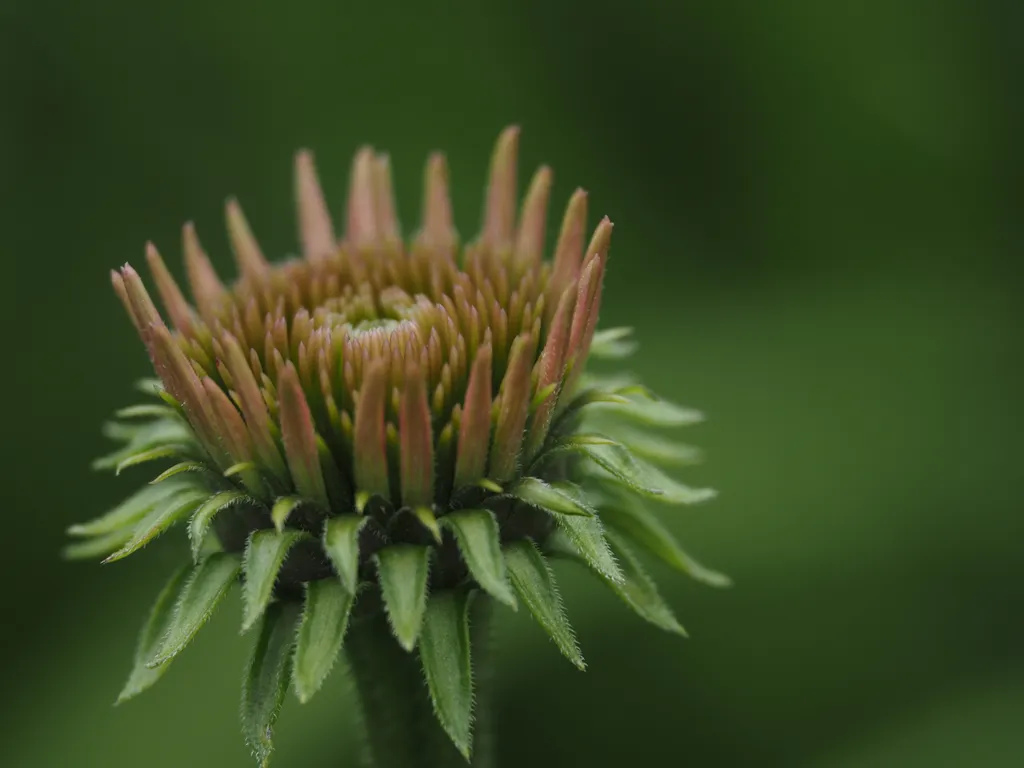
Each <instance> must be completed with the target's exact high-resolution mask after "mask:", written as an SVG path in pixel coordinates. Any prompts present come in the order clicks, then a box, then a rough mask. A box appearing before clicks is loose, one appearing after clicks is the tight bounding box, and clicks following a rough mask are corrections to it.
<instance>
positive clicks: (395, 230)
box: [373, 155, 402, 242]
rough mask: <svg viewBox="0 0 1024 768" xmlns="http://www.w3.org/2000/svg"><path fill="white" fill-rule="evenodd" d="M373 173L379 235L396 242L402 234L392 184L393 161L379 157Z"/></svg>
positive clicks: (388, 240) (382, 156)
mask: <svg viewBox="0 0 1024 768" xmlns="http://www.w3.org/2000/svg"><path fill="white" fill-rule="evenodd" d="M373 172H374V197H375V198H376V204H375V210H376V214H375V217H376V221H377V233H378V235H379V236H380V237H382V238H383V239H384V240H385V242H396V241H398V240H399V238H401V236H402V232H401V227H400V226H399V224H398V210H397V209H396V207H395V191H394V187H393V185H392V182H391V159H390V158H389V157H388V156H387V155H377V157H376V160H375V162H374V168H373Z"/></svg>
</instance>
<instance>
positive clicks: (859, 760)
mask: <svg viewBox="0 0 1024 768" xmlns="http://www.w3.org/2000/svg"><path fill="white" fill-rule="evenodd" d="M1021 9H1022V6H1021V5H1020V4H1016V5H1014V4H1010V3H999V2H952V1H950V2H947V1H945V0H888V1H886V0H878V1H877V2H867V1H865V2H852V1H851V2H842V1H838V2H832V3H819V2H811V1H810V0H807V1H805V2H801V1H800V0H775V1H774V2H770V3H769V2H753V1H750V2H743V1H741V0H731V1H722V0H719V1H718V2H712V1H711V0H706V1H705V2H684V1H683V0H675V2H667V0H634V1H633V2H630V3H623V2H616V3H612V2H589V3H576V2H571V0H515V1H514V2H512V1H510V0H500V1H499V0H487V2H476V3H473V2H463V3H456V2H446V1H444V0H438V1H436V2H430V3H408V4H406V5H395V4H392V3H371V2H362V3H358V2H344V3H337V2H328V1H327V0H319V1H318V0H294V1H293V2H290V3H287V4H285V3H254V2H242V1H241V0H230V2H216V3H214V2H207V0H182V1H180V2H175V3H170V2H150V3H140V2H133V1H130V0H91V1H90V2H76V1H75V0H64V2H59V1H57V0H6V2H4V3H3V4H2V7H0V225H2V232H3V240H2V242H3V250H2V254H3V255H2V259H3V261H2V263H3V272H2V276H0V285H2V289H3V301H2V303H0V311H2V312H3V319H4V321H5V322H4V327H6V328H7V331H6V333H5V334H4V344H3V348H4V349H5V350H6V352H5V359H6V363H5V365H4V375H3V377H2V383H0V387H2V388H3V403H4V407H5V418H4V432H5V436H4V440H3V443H4V446H5V447H4V449H3V452H4V456H3V463H2V467H3V469H2V472H3V476H4V482H3V493H2V499H3V506H4V510H3V512H4V515H5V518H4V520H5V526H6V527H5V534H6V536H5V542H6V543H5V545H4V547H3V552H4V556H3V560H2V565H0V567H2V568H3V574H2V579H3V584H4V597H5V601H6V609H5V611H4V615H5V619H4V622H3V623H4V631H3V633H2V636H3V644H4V646H5V648H4V651H3V654H2V659H3V662H2V663H3V665H4V667H3V670H2V676H0V679H2V681H3V693H4V695H3V704H2V707H3V710H2V718H0V765H2V766H5V768H6V767H7V766H12V767H14V768H23V767H24V768H41V767H46V768H49V767H50V766H72V765H73V766H83V767H87V766H110V767H116V766H143V765H144V766H151V767H152V768H163V767H170V766H182V765H195V766H218V768H230V767H233V766H238V767H239V768H242V767H244V766H249V765H250V761H249V758H248V755H247V753H246V750H245V748H244V746H243V744H242V741H241V738H240V736H239V732H238V726H237V695H238V686H239V682H240V678H241V667H242V664H243V659H244V655H245V652H244V649H245V648H246V647H247V643H248V638H240V637H238V636H237V631H236V626H237V622H236V620H235V618H236V616H237V613H238V611H239V605H238V603H237V598H236V599H235V601H233V602H231V603H230V604H229V605H227V607H226V608H222V612H221V614H220V615H218V616H217V617H216V618H215V620H214V621H213V622H212V625H211V628H210V629H208V630H207V631H206V632H204V633H203V635H202V636H201V638H200V640H199V641H198V643H197V644H196V645H195V646H194V647H193V648H191V649H190V650H189V651H188V652H187V653H186V654H184V655H183V657H182V658H181V659H180V660H178V662H176V663H175V665H174V668H173V670H172V673H171V674H169V675H168V676H167V677H166V678H165V680H164V682H162V683H161V685H160V686H158V687H157V688H155V689H154V690H153V691H152V692H150V693H149V694H147V695H146V696H145V697H143V698H141V699H140V700H138V701H136V702H133V703H131V704H130V705H127V706H125V707H123V708H120V709H114V708H113V707H112V706H111V702H112V701H113V699H114V697H115V696H116V694H117V692H118V690H119V687H120V684H121V683H122V681H123V677H124V675H125V674H126V673H127V671H128V667H129V664H130V657H131V653H132V649H133V646H134V642H135V635H136V630H137V628H138V626H139V623H140V622H141V619H142V616H143V614H144V612H145V611H146V609H147V608H148V606H149V604H150V601H151V599H152V596H153V595H154V593H155V591H156V590H157V589H158V587H159V585H160V584H161V583H162V580H163V579H164V578H165V576H166V574H167V573H168V572H169V570H170V569H171V567H172V564H173V563H175V562H177V561H178V559H179V557H180V556H181V555H182V552H183V550H184V542H183V540H182V539H181V537H180V536H170V537H167V539H166V540H163V541H160V542H159V543H158V544H157V545H154V546H152V547H151V548H150V550H149V551H148V552H147V553H146V556H144V557H140V558H138V559H137V560H136V559H135V558H133V559H131V560H129V561H127V562H125V563H120V564H117V565H114V566H109V567H100V566H98V565H96V564H92V563H89V564H67V563H64V562H62V561H61V560H60V559H59V557H58V553H59V550H60V547H61V544H62V532H63V529H64V528H65V527H66V526H67V524H69V523H70V522H72V521H75V520H80V519H82V518H86V517H91V516H93V515H94V514H96V513H99V512H101V511H103V510H105V509H106V508H107V507H108V506H110V505H111V504H112V503H113V502H114V501H115V500H116V499H118V498H119V497H120V496H122V495H123V494H125V493H126V491H127V490H128V489H129V488H132V487H134V486H135V484H136V483H137V482H139V481H140V479H141V476H135V475H133V476H132V477H130V478H122V479H120V480H115V479H114V478H112V477H108V476H104V475H98V474H93V473H92V472H90V470H89V462H90V460H91V459H92V458H93V457H94V456H96V455H97V454H98V453H100V452H101V451H103V450H104V448H105V447H106V446H105V444H104V442H103V440H102V438H101V437H100V434H99V427H100V424H101V423H102V422H103V420H104V418H105V417H106V416H107V415H108V414H110V413H111V412H112V411H113V410H114V409H115V408H117V407H119V406H121V405H124V404H126V403H127V402H129V401H131V398H132V396H133V395H132V392H131V390H130V383H131V382H132V381H133V380H134V379H135V378H137V377H139V376H141V375H144V374H146V373H147V371H148V363H147V361H146V357H145V355H144V353H143V350H142V348H141V345H140V344H139V343H138V342H137V340H136V338H135V336H134V333H133V332H132V330H131V328H130V326H129V324H128V322H127V321H126V319H125V318H124V316H123V314H122V310H121V308H120V306H119V305H118V304H117V302H116V300H115V299H114V297H113V295H112V293H111V291H110V288H109V283H108V278H107V271H108V269H109V268H111V267H113V266H116V265H118V264H120V263H122V262H124V261H125V260H132V261H134V262H136V263H138V262H140V261H141V260H142V245H143V243H144V242H145V240H147V239H153V240H154V241H155V242H156V243H157V244H158V246H159V247H160V248H161V250H162V251H163V252H164V254H165V255H168V256H172V257H175V258H172V260H173V261H175V269H176V270H177V274H179V275H180V274H181V270H180V269H179V268H178V267H179V264H178V263H177V258H176V255H177V253H178V232H179V227H180V225H181V223H182V221H184V220H185V219H187V218H192V219H195V220H196V222H197V223H198V227H199V231H200V233H201V234H202V236H203V238H204V242H205V243H206V245H207V247H208V248H209V250H210V251H211V252H212V253H213V254H214V260H215V262H216V263H217V265H218V267H220V268H221V269H222V274H231V272H230V270H231V267H230V265H229V263H230V259H229V258H228V253H229V251H228V248H227V240H226V236H225V235H224V234H223V231H222V225H221V206H222V204H223V200H224V198H225V197H226V196H227V195H228V194H229V193H234V194H237V195H238V196H239V197H240V199H241V201H242V202H243V204H244V206H245V208H246V211H247V213H248V215H249V218H250V221H252V222H253V225H254V228H255V229H256V231H257V233H258V235H259V236H260V238H261V241H262V243H263V245H264V250H266V251H267V252H268V253H271V254H278V255H283V254H284V253H286V252H289V251H291V250H293V243H294V242H295V226H294V219H293V215H292V211H291V207H290V206H291V203H290V200H291V186H290V184H291V182H290V178H289V174H290V167H291V155H292V152H293V150H294V149H295V148H297V147H299V146H309V147H312V148H314V149H315V150H316V152H317V159H318V164H319V167H320V169H321V174H322V176H323V177H324V180H325V186H326V190H327V193H328V195H329V197H330V199H331V200H332V201H333V205H334V209H335V210H336V211H337V210H340V206H341V203H342V195H343V192H344V188H345V184H346V177H347V171H348V161H349V158H350V156H351V154H352V152H353V151H354V149H355V148H356V147H357V145H358V144H360V143H362V142H367V141H371V142H373V143H374V144H375V145H376V146H378V147H380V148H385V149H388V150H390V151H391V153H392V158H393V161H394V166H395V168H396V171H395V173H396V181H397V184H398V187H399V203H400V208H401V212H402V214H403V216H404V219H405V220H406V222H407V224H409V225H411V224H412V223H413V222H414V221H415V217H416V213H417V209H418V200H417V198H418V194H419V189H420V178H421V176H420V174H421V171H422V162H423V160H424V158H425V156H426V153H427V152H428V151H429V150H431V149H435V148H444V149H447V150H448V152H449V157H450V163H451V170H452V177H453V183H454V185H455V196H456V204H457V218H458V223H459V226H460V229H461V231H462V232H463V233H464V234H471V233H473V232H474V231H475V228H476V225H477V222H478V220H479V219H478V216H479V210H480V193H481V191H482V186H483V181H484V174H485V170H486V162H487V159H488V153H489V150H490V145H491V142H492V141H493V139H494V137H495V136H496V135H497V132H498V130H499V129H500V128H501V127H502V126H504V125H505V124H508V123H511V122H517V123H519V124H521V125H522V126H523V144H522V146H523V153H522V154H523V162H522V166H521V168H522V171H521V172H522V174H524V175H525V174H526V173H527V172H529V171H531V170H532V168H533V167H535V166H536V165H537V164H539V163H541V162H548V163H551V164H552V165H553V166H554V168H555V173H556V199H557V201H558V204H559V205H564V201H565V200H566V199H567V198H568V195H569V194H570V192H571V190H572V189H573V188H574V187H575V186H576V185H582V186H584V187H586V188H587V189H589V190H590V191H591V200H592V209H591V210H592V212H593V213H594V215H595V219H594V220H595V221H596V215H599V214H602V213H608V214H609V215H610V216H611V217H612V219H613V220H614V221H615V223H616V229H615V243H614V246H613V253H612V263H611V269H610V272H609V283H608V291H607V299H606V304H605V307H606V309H605V311H604V318H603V320H604V323H605V324H606V325H618V324H625V323H628V324H632V325H634V326H636V327H637V329H638V331H639V336H640V338H641V339H642V340H643V347H642V349H641V353H640V354H639V356H638V357H637V358H636V367H637V369H638V370H639V371H640V372H641V373H642V374H643V375H644V376H645V377H646V379H647V381H648V382H649V383H650V384H651V385H653V386H654V387H655V388H656V389H658V390H659V391H661V392H663V393H665V394H666V395H670V396H672V397H673V398H674V399H677V400H680V401H682V402H684V403H686V404H689V405H693V406H697V407H700V408H702V409H704V410H706V411H707V413H708V414H709V416H710V420H709V422H708V423H707V424H706V425H704V426H702V427H700V428H698V429H697V430H695V431H694V432H693V434H692V435H689V437H691V438H692V440H693V441H694V442H697V443H699V444H701V445H702V446H704V447H705V448H706V449H707V453H708V461H707V463H706V465H705V466H703V467H700V468H698V469H696V470H692V471H690V472H689V473H688V474H687V475H686V479H688V480H690V481H691V482H694V483H697V484H712V485H714V486H716V487H718V488H719V489H721V496H720V498H719V500H717V501H716V502H715V503H713V504H711V505H708V506H705V507H701V508H697V509H684V510H681V511H679V510H674V509H668V510H666V515H668V516H669V518H670V521H671V526H672V528H673V530H674V531H676V532H677V533H678V534H679V535H680V537H681V538H682V540H683V541H684V543H685V544H687V545H688V546H689V548H690V549H691V550H693V551H694V553H695V554H697V555H698V556H700V557H702V558H703V559H705V560H706V561H707V562H708V563H709V564H711V565H714V566H717V567H720V568H722V569H724V570H726V571H728V572H729V573H730V574H731V575H732V576H733V577H734V578H735V581H736V586H735V587H734V588H733V589H732V590H730V591H726V592H716V591H712V590H708V589H705V588H699V587H696V586H694V585H691V584H688V583H685V582H684V581H682V580H680V579H678V578H675V577H674V576H673V575H672V574H670V573H667V572H665V571H663V570H661V569H658V568H654V569H653V570H654V571H655V574H656V575H657V576H659V577H660V579H659V580H660V582H661V583H662V584H663V590H664V592H665V594H666V596H667V597H668V598H669V600H670V602H671V603H672V604H673V605H674V606H675V608H676V609H677V611H678V613H679V615H680V618H681V619H682V621H683V623H684V624H685V625H686V626H687V628H688V629H689V630H690V633H691V639H690V640H688V641H685V642H684V641H679V640H677V639H675V638H672V637H669V636H663V635H661V634H659V633H658V632H657V631H656V630H654V629H653V628H651V627H649V626H647V625H644V624H642V623H641V622H640V621H639V620H638V619H635V618H634V617H633V616H632V615H631V614H630V613H629V612H628V611H626V610H625V609H624V607H622V606H621V605H619V604H618V602H617V600H616V599H615V597H614V596H613V595H611V594H610V593H605V592H603V591H601V589H600V587H597V586H595V585H594V583H593V582H592V581H591V580H590V579H587V578H585V577H583V576H582V575H581V574H578V573H576V572H575V571H573V570H572V569H571V568H563V569H561V570H559V579H560V581H561V583H562V586H563V591H564V592H565V593H567V594H566V600H567V605H568V608H569V612H570V616H571V618H572V619H573V621H574V623H575V625H576V627H577V630H578V633H579V636H580V639H581V643H582V647H583V651H584V654H585V655H586V657H587V660H588V661H589V662H590V670H589V671H588V672H587V673H586V674H580V673H578V672H575V671H574V670H573V669H572V668H571V666H570V665H569V664H567V663H565V662H564V661H563V660H562V659H561V658H560V656H559V654H558V653H557V652H556V651H555V649H554V648H553V647H551V646H550V643H549V642H548V641H547V640H546V638H545V637H544V636H543V634H542V632H541V631H540V630H539V629H538V628H537V627H536V626H534V625H533V624H532V622H531V621H530V620H529V618H528V617H527V616H526V615H525V614H520V615H515V616H513V615H507V616H503V617H502V618H501V626H500V630H499V643H498V655H499V660H500V672H499V675H498V679H497V681H496V686H497V690H496V694H497V697H498V699H497V701H498V715H499V717H498V737H499V738H500V740H501V753H502V754H501V765H502V766H519V765H530V766H535V768H542V767H543V766H565V765H588V764H589V765H617V766H621V765H645V766H646V765H677V764H678V765H682V764H686V765H699V766H820V767H821V768H832V767H835V768H853V767H859V766H930V767H931V768H937V767H942V766H968V765H970V766H1021V765H1024V732H1022V729H1021V726H1022V725H1024V612H1022V607H1024V552H1022V543H1024V509H1022V504H1021V502H1022V497H1024V494H1022V491H1021V483H1020V480H1021V479H1022V477H1024V473H1022V470H1021V463H1022V462H1021V434H1022V432H1024V408H1022V407H1021V398H1022V395H1024V368H1022V366H1021V351H1022V347H1021V328H1022V324H1021V319H1022V318H1021V314H1022V313H1021V304H1020V302H1019V299H1020V298H1021V288H1022V279H1021V270H1020V265H1019V261H1020V258H1021V246H1022V238H1021V230H1020V214H1019V210H1020V199H1019V197H1018V198H1016V199H1015V197H1014V194H1015V193H1020V180H1021V178H1022V175H1021V174H1020V165H1019V164H1018V163H1017V155H1018V153H1017V151H1016V150H1017V144H1018V143H1019V141H1020V136H1021V135H1022V134H1024V120H1022V115H1021V111H1020V109H1019V108H1020V104H1021V92H1020V77H1019V76H1020V73H1021V71H1024V69H1022V65H1024V53H1022V48H1021V46H1020V34H1019V33H1020V29H1021V28H1022V24H1024V13H1022V10H1021ZM356 727H357V726H356V720H355V718H354V716H353V712H352V702H351V699H350V692H349V690H348V686H347V684H346V681H345V679H344V675H342V674H337V673H336V674H335V675H334V676H333V677H332V678H331V679H330V680H329V681H328V686H327V688H326V690H325V692H324V693H323V694H321V695H320V696H319V697H318V698H317V699H315V700H314V702H313V703H311V704H309V705H307V706H305V707H300V706H299V705H298V704H297V702H294V701H289V703H288V705H287V706H286V709H285V711H284V714H283V716H282V719H281V721H280V724H279V728H278V738H277V744H278V747H279V752H278V755H277V758H276V764H278V765H281V766H314V767H319V766H345V765H352V764H354V761H355V750H356V747H357V730H356Z"/></svg>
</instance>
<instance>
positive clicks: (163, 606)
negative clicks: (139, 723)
mask: <svg viewBox="0 0 1024 768" xmlns="http://www.w3.org/2000/svg"><path fill="white" fill-rule="evenodd" d="M189 571H190V569H189V568H188V567H184V568H180V569H179V570H178V571H177V572H176V573H175V574H174V575H173V576H172V577H171V580H170V581H169V582H167V584H166V586H164V588H163V589H162V590H161V591H160V594H159V595H157V598H156V602H155V603H153V607H152V608H151V609H150V611H149V617H148V618H147V619H146V623H145V624H143V626H142V632H140V633H139V640H138V644H137V645H136V647H135V666H134V667H132V671H131V674H130V675H129V676H128V682H126V683H125V685H124V688H123V689H122V690H121V694H120V695H119V696H118V697H117V704H123V703H124V702H126V701H128V700H129V699H132V698H135V697H136V696H138V695H139V694H140V693H142V692H143V691H145V690H146V689H147V688H150V687H151V686H152V685H154V684H155V683H156V681H157V680H159V679H160V678H161V677H163V675H164V672H166V671H167V667H168V666H169V665H170V663H171V662H170V660H168V661H165V662H164V663H162V664H160V665H158V666H156V667H149V666H148V664H149V660H150V659H152V658H153V655H154V654H155V653H156V650H157V647H158V646H159V644H160V641H161V639H162V638H163V636H164V634H165V633H166V632H167V629H168V627H169V626H170V623H171V618H172V616H173V615H174V605H175V603H176V602H177V600H178V596H179V594H180V593H181V588H182V585H183V584H184V583H185V579H186V578H187V577H188V574H189Z"/></svg>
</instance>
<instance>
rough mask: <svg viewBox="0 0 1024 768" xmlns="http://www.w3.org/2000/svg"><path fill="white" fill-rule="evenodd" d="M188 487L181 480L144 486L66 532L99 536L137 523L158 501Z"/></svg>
mask: <svg viewBox="0 0 1024 768" xmlns="http://www.w3.org/2000/svg"><path fill="white" fill-rule="evenodd" d="M188 487H189V485H188V483H184V482H181V481H178V482H174V483H164V484H162V485H160V486H157V487H152V488H150V487H144V488H142V490H140V491H138V492H137V493H134V494H132V495H131V496H129V497H128V498H127V499H125V500H124V501H122V502H121V503H120V504H118V505H117V506H116V507H114V508H113V509H112V510H110V511H109V512H107V513H106V514H105V515H102V516H101V517H97V518H96V519H95V520H90V521H89V522H87V523H78V524H76V525H72V526H71V527H70V528H68V534H70V535H71V536H100V535H102V534H107V533H111V532H114V531H119V530H122V529H124V528H126V527H128V526H131V525H133V524H135V523H137V522H138V521H139V520H141V519H142V518H143V517H145V516H146V514H147V513H149V512H151V511H152V510H153V507H155V506H156V505H157V504H159V503H160V502H162V501H165V500H167V499H168V498H170V497H171V496H173V495H174V494H176V493H179V492H181V491H183V490H185V489H186V488H188ZM126 540H127V539H126Z"/></svg>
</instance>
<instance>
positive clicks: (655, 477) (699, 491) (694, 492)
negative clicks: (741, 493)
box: [612, 461, 718, 505]
mask: <svg viewBox="0 0 1024 768" xmlns="http://www.w3.org/2000/svg"><path fill="white" fill-rule="evenodd" d="M636 464H637V466H638V467H639V469H640V473H641V477H642V479H643V483H642V484H643V486H645V487H648V488H657V489H658V490H659V491H661V493H660V494H645V495H647V496H648V498H652V499H654V500H655V501H659V502H661V503H662V504H683V505H689V504H700V503H702V502H705V501H710V500H711V499H713V498H715V496H717V495H718V492H717V491H715V489H714V488H691V487H690V486H688V485H683V484H682V483H680V482H679V481H677V480H674V479H672V478H671V477H669V476H668V475H666V474H665V473H664V472H662V471H661V470H660V469H658V468H657V467H654V466H651V465H650V464H648V463H646V462H639V461H637V462H636ZM612 477H613V478H614V479H615V480H616V481H617V482H620V483H622V484H624V485H629V484H628V483H624V482H623V481H622V480H621V478H617V477H615V476H614V475H613V476H612ZM630 487H632V486H630ZM633 490H636V488H633Z"/></svg>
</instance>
